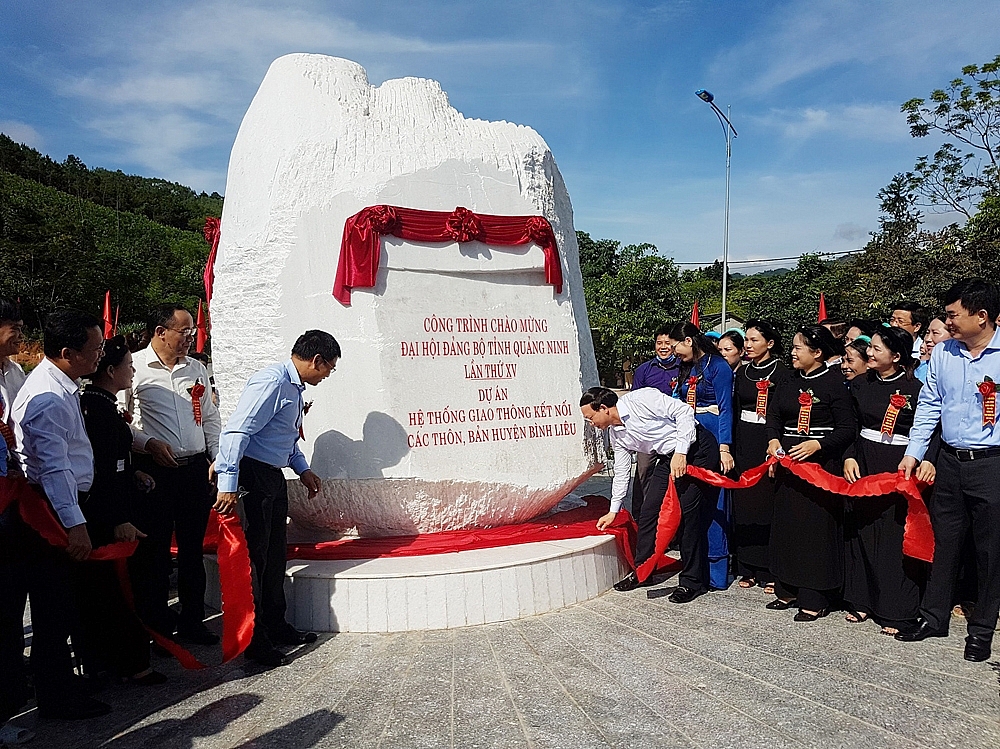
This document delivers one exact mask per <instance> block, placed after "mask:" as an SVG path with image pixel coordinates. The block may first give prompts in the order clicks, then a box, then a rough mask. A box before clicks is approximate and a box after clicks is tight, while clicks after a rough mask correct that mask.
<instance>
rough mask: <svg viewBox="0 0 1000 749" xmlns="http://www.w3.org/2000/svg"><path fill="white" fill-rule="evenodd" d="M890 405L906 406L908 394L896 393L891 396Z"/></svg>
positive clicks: (896, 406)
mask: <svg viewBox="0 0 1000 749" xmlns="http://www.w3.org/2000/svg"><path fill="white" fill-rule="evenodd" d="M889 405H890V406H892V407H893V408H906V396H905V395H900V394H899V393H895V394H893V395H890V396H889Z"/></svg>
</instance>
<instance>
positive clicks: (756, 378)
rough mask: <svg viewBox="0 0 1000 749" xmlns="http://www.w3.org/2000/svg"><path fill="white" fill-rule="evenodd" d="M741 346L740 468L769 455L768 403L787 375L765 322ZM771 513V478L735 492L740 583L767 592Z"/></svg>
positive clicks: (736, 445) (736, 432) (736, 444)
mask: <svg viewBox="0 0 1000 749" xmlns="http://www.w3.org/2000/svg"><path fill="white" fill-rule="evenodd" d="M744 351H745V353H746V356H747V358H748V361H747V362H746V363H745V364H744V365H743V366H742V367H740V368H739V369H738V370H737V372H736V375H735V379H736V404H735V407H734V409H733V410H734V412H735V413H736V420H735V424H734V427H733V449H734V455H735V458H736V471H737V473H740V474H742V473H743V472H744V471H747V470H749V469H751V468H754V467H755V466H759V465H760V464H761V463H763V462H764V461H765V460H766V459H767V429H766V427H765V423H766V416H767V404H768V402H769V401H770V399H771V397H772V396H773V394H774V391H775V388H776V387H777V386H778V383H780V382H783V381H784V380H785V379H786V378H787V377H788V368H787V367H785V365H784V364H782V363H781V338H780V337H779V336H778V333H777V332H776V331H775V330H774V328H773V327H771V325H770V324H769V323H766V322H762V321H757V320H751V321H750V322H748V323H747V334H746V338H745V339H744ZM773 514H774V481H773V479H771V478H763V479H761V480H760V481H759V482H758V483H757V485H756V486H752V487H750V488H749V489H736V490H735V491H734V492H733V540H734V542H735V547H736V572H737V574H738V575H739V576H740V578H741V579H740V583H739V584H740V587H741V588H752V587H753V586H755V585H760V586H761V587H763V588H764V589H765V592H767V593H773V592H774V587H773V583H774V578H773V577H772V576H771V573H770V570H769V569H768V568H769V564H770V560H769V553H770V552H769V548H770V539H771V516H772V515H773Z"/></svg>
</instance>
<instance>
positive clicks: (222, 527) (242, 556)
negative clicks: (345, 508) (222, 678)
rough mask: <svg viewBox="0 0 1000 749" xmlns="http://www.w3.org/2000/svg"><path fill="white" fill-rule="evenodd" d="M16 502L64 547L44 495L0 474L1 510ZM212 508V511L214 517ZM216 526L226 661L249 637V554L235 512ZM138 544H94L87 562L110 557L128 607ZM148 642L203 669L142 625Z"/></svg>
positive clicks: (17, 478) (32, 522)
mask: <svg viewBox="0 0 1000 749" xmlns="http://www.w3.org/2000/svg"><path fill="white" fill-rule="evenodd" d="M14 502H16V503H17V509H18V514H20V516H21V519H22V520H24V522H25V523H26V524H27V525H28V526H29V527H30V528H31V529H32V530H34V531H35V532H36V533H38V534H39V535H40V536H41V537H42V538H44V539H45V540H46V541H47V542H48V543H50V544H51V545H53V546H55V547H57V548H61V549H64V548H66V547H67V546H68V545H69V536H68V535H67V534H66V529H65V528H63V526H62V523H60V522H59V520H58V519H57V518H56V516H55V514H54V513H53V512H52V508H51V506H50V505H49V503H48V502H47V501H46V500H45V498H44V497H43V496H42V495H41V494H39V493H38V492H37V491H36V490H35V488H34V487H33V486H31V484H29V483H28V481H27V480H26V479H25V478H24V477H22V476H8V477H0V513H2V512H4V511H5V510H6V509H7V508H8V507H9V506H10V505H11V503H14ZM216 514H217V513H215V512H214V511H213V512H212V515H213V516H214V515H216ZM216 521H217V524H218V528H219V543H218V552H217V553H218V558H219V582H220V585H221V587H222V612H223V613H222V654H223V660H222V662H223V663H225V662H226V661H230V660H232V659H233V658H235V657H236V656H237V655H239V654H240V653H242V652H243V651H244V650H246V647H247V645H249V644H250V638H251V637H252V636H253V621H254V613H253V591H252V589H251V586H250V553H249V551H248V550H247V542H246V537H245V536H244V535H243V529H242V528H241V527H240V522H239V519H238V518H237V517H236V516H235V515H229V516H220V517H218V518H216ZM137 545H138V543H137V542H135V541H118V542H115V543H112V544H107V545H105V546H98V547H97V548H96V549H94V550H93V551H91V552H90V556H89V557H88V560H94V561H110V560H114V561H115V566H116V568H117V570H118V580H119V582H120V583H121V585H122V593H123V594H124V596H125V600H126V601H128V604H129V606H132V589H131V586H130V585H129V578H128V568H127V564H126V559H127V558H128V557H130V556H131V555H132V553H133V552H134V551H135V548H136V546H137ZM146 631H147V632H149V634H150V636H151V637H152V638H153V641H154V642H156V643H157V644H158V645H160V646H162V647H163V648H164V649H166V650H168V651H169V652H170V654H171V655H173V656H174V657H175V658H177V660H178V661H179V662H180V664H181V665H182V666H183V667H184V668H187V669H199V668H205V665H204V664H203V663H201V661H199V660H198V659H197V658H195V657H194V656H193V655H192V654H191V653H190V652H189V651H188V650H186V649H185V648H183V647H182V646H181V645H179V644H178V643H177V642H175V641H174V640H171V639H169V638H167V637H164V636H162V635H160V634H159V633H157V632H154V631H153V630H150V629H148V628H147V630H146Z"/></svg>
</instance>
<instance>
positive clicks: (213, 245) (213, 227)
mask: <svg viewBox="0 0 1000 749" xmlns="http://www.w3.org/2000/svg"><path fill="white" fill-rule="evenodd" d="M203 232H204V234H205V241H206V242H208V248H209V249H208V261H207V262H206V263H205V273H204V274H203V276H202V280H203V281H204V283H205V304H211V303H212V287H213V286H214V285H215V257H216V255H218V253H219V237H220V236H221V235H222V222H221V221H219V219H217V218H216V217H215V216H206V217H205V227H204V229H203Z"/></svg>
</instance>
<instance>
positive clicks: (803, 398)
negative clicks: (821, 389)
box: [799, 393, 813, 406]
mask: <svg viewBox="0 0 1000 749" xmlns="http://www.w3.org/2000/svg"><path fill="white" fill-rule="evenodd" d="M812 402H813V397H812V394H811V393H799V405H800V406H811V405H812Z"/></svg>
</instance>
